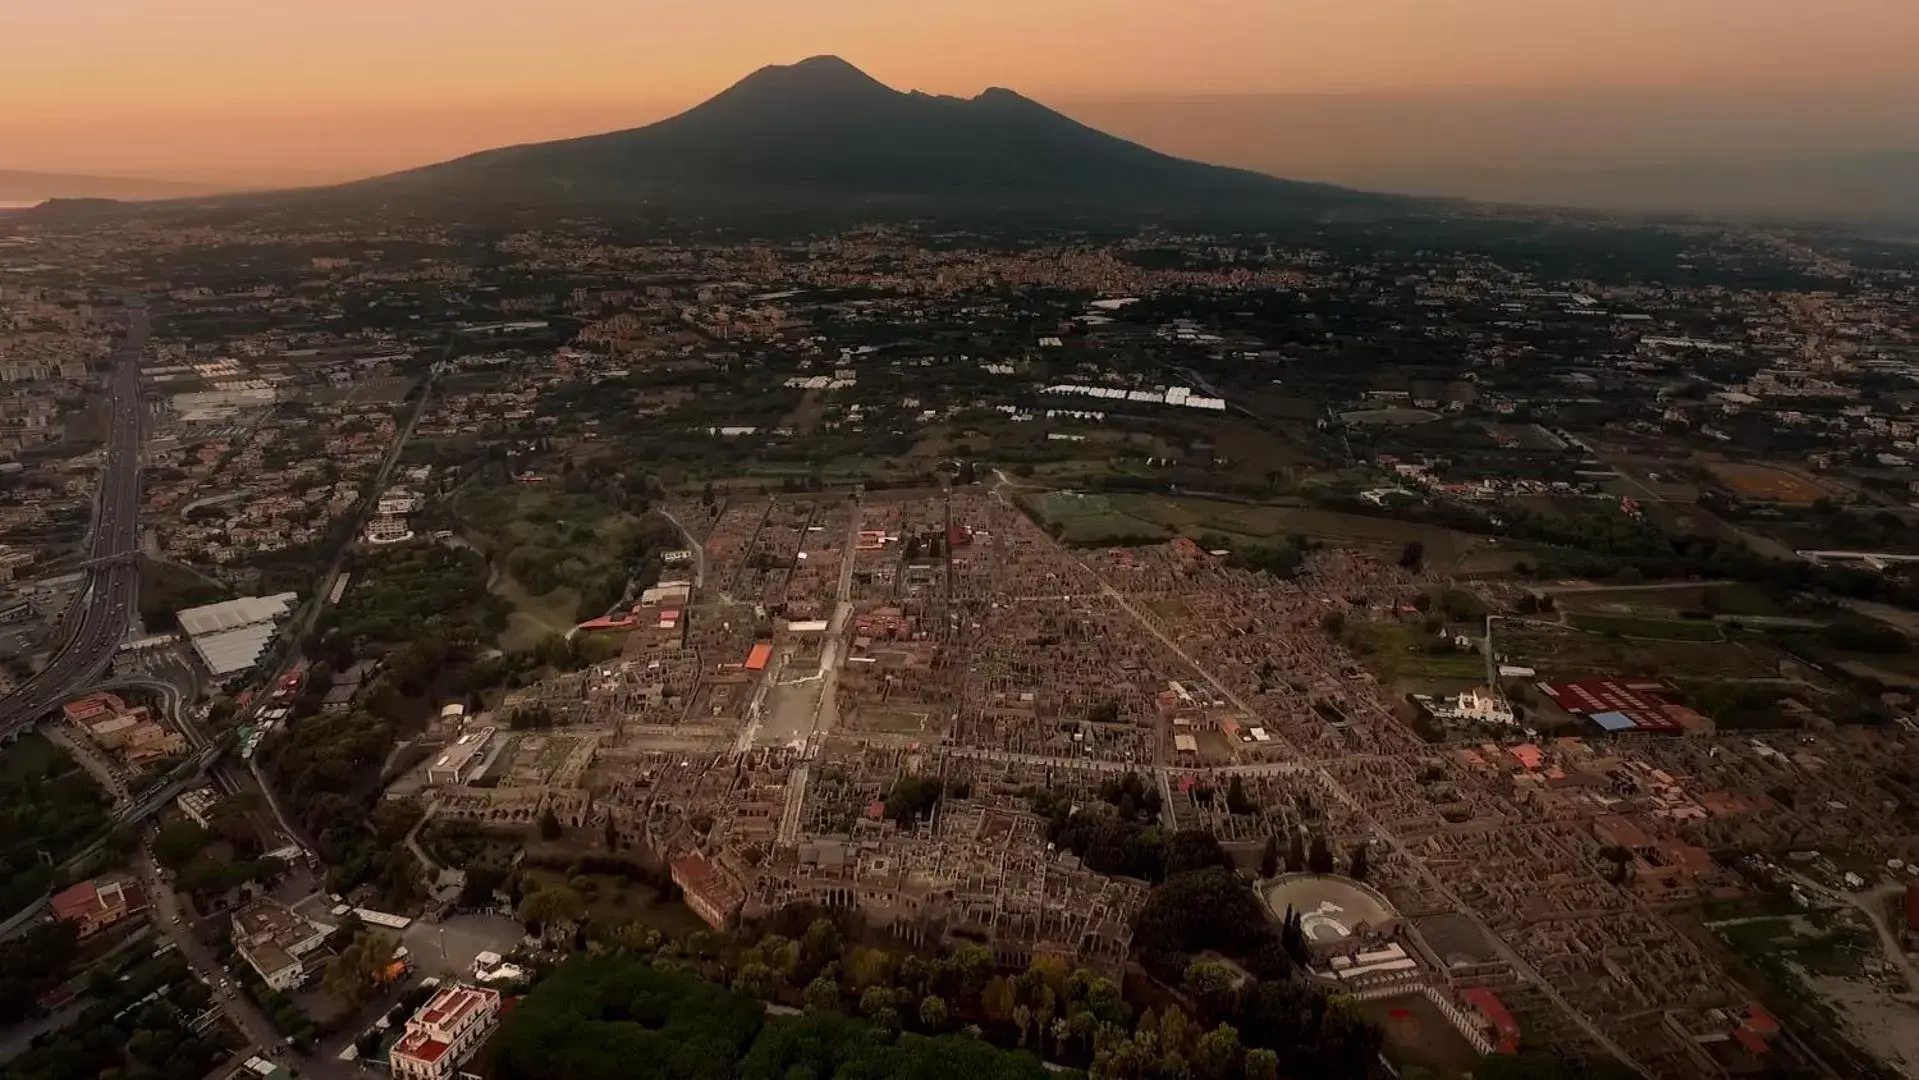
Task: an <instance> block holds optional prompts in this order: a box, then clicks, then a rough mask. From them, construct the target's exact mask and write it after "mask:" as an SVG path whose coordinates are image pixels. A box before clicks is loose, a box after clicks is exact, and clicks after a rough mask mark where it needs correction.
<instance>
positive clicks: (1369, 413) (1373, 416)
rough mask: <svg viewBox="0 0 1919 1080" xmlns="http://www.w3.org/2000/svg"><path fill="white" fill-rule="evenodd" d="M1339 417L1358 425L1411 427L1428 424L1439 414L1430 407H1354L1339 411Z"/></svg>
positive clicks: (1437, 417)
mask: <svg viewBox="0 0 1919 1080" xmlns="http://www.w3.org/2000/svg"><path fill="white" fill-rule="evenodd" d="M1339 418H1340V419H1341V420H1343V421H1345V422H1346V423H1348V424H1354V425H1357V426H1359V427H1412V426H1413V425H1415V424H1430V423H1432V422H1433V421H1434V420H1437V419H1439V414H1438V413H1436V412H1433V411H1432V410H1431V409H1355V410H1353V411H1352V412H1345V413H1340V414H1339Z"/></svg>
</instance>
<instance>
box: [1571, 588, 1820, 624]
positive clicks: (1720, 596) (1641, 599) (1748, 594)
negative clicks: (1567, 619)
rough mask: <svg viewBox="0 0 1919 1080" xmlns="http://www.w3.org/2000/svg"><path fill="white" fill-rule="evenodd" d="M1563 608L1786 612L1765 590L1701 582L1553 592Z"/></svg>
mask: <svg viewBox="0 0 1919 1080" xmlns="http://www.w3.org/2000/svg"><path fill="white" fill-rule="evenodd" d="M1553 605H1554V606H1555V607H1556V608H1558V609H1559V610H1560V611H1566V612H1591V613H1596V614H1605V615H1645V616H1652V617H1656V618H1657V617H1673V616H1677V615H1678V614H1679V613H1680V612H1704V613H1706V614H1710V615H1748V616H1772V615H1782V614H1784V611H1783V610H1782V609H1781V608H1780V606H1779V605H1778V604H1776V603H1774V602H1773V601H1772V598H1771V597H1768V596H1767V595H1766V594H1765V592H1764V591H1763V590H1761V589H1759V588H1757V587H1755V586H1753V585H1748V584H1745V583H1743V582H1723V583H1714V582H1701V583H1699V584H1687V585H1665V586H1652V587H1647V588H1642V589H1610V588H1609V589H1594V590H1588V591H1570V590H1569V591H1566V592H1559V593H1555V594H1554V595H1553Z"/></svg>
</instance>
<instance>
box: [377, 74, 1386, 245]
mask: <svg viewBox="0 0 1919 1080" xmlns="http://www.w3.org/2000/svg"><path fill="white" fill-rule="evenodd" d="M349 190H358V191H362V192H376V191H377V192H384V193H388V194H399V195H404V194H422V195H424V194H437V195H448V196H456V197H487V198H493V199H499V198H513V199H525V200H566V201H588V202H601V201H609V200H615V201H626V202H646V203H656V204H692V205H700V204H721V203H729V202H753V203H765V202H767V201H769V200H770V201H775V202H790V203H819V202H827V201H830V202H849V201H850V202H862V201H864V202H872V201H905V202H919V201H926V202H932V203H939V204H943V205H951V204H953V203H956V202H957V203H971V204H979V205H1001V206H1018V205H1036V206H1037V205H1082V206H1088V207H1094V206H1132V207H1159V208H1184V209H1193V210H1202V211H1203V210H1207V209H1226V208H1230V207H1243V206H1248V205H1259V206H1267V207H1270V208H1273V209H1282V208H1284V209H1302V210H1321V209H1328V208H1337V207H1343V206H1349V205H1350V206H1357V205H1362V204H1367V203H1371V202H1381V203H1385V202H1391V201H1392V200H1389V199H1387V198H1386V197H1383V196H1370V195H1362V194H1360V193H1358V192H1353V191H1350V190H1347V189H1342V188H1337V187H1333V186H1331V185H1324V184H1305V183H1295V182H1289V181H1284V180H1278V179H1275V178H1273V177H1269V176H1264V175H1261V174H1258V173H1253V172H1248V171H1244V170H1240V169H1229V168H1224V167H1221V166H1216V165H1206V164H1202V163H1200V162H1195V161H1187V160H1184V159H1181V158H1175V157H1171V156H1169V155H1166V154H1161V153H1159V152H1157V151H1154V150H1150V149H1148V148H1146V147H1144V146H1140V145H1138V144H1137V143H1131V142H1127V141H1125V140H1123V139H1119V138H1115V137H1113V136H1111V135H1107V134H1105V133H1103V132H1100V131H1096V130H1094V129H1093V128H1090V127H1087V126H1085V125H1083V124H1080V123H1079V122H1077V121H1075V120H1072V119H1069V118H1068V117H1065V116H1062V115H1061V114H1059V113H1057V112H1054V111H1053V110H1051V109H1048V108H1046V107H1045V106H1043V105H1040V104H1039V103H1037V102H1034V101H1032V100H1030V99H1027V98H1025V97H1022V96H1020V95H1019V94H1016V93H1014V92H1012V91H1010V90H1001V89H993V90H988V91H986V92H984V93H982V94H980V95H978V96H977V97H973V98H964V99H963V98H953V97H939V96H932V95H927V94H921V93H901V92H899V91H896V90H893V89H891V88H889V87H887V86H885V85H883V84H881V83H879V82H877V81H875V80H874V79H872V78H870V77H869V76H867V75H866V74H864V73H863V72H861V71H859V70H858V69H857V68H855V67H853V66H852V65H850V64H848V63H846V62H845V61H843V60H840V59H837V58H835V57H815V58H813V59H811V60H806V61H803V62H801V63H798V64H793V65H790V66H784V67H768V68H762V69H761V70H759V71H757V72H755V73H753V74H752V75H750V76H748V77H747V78H745V79H743V80H741V81H740V82H739V83H737V84H735V85H734V86H733V87H731V88H730V89H728V90H726V91H724V92H723V93H721V94H719V95H718V96H716V97H714V98H712V99H710V100H708V101H706V102H705V103H703V104H701V105H698V106H696V107H694V108H693V109H690V110H688V111H686V112H684V113H681V114H679V115H678V116H674V117H672V118H670V119H667V120H663V121H661V122H659V123H657V124H653V125H650V126H648V127H643V128H635V129H632V130H627V131H616V132H611V133H609V134H604V135H593V136H588V137H585V138H578V139H568V140H564V141H560V142H550V143H537V144H531V145H526V146H515V147H508V148H505V149H501V150H490V151H486V152H483V153H479V154H474V155H471V156H468V157H464V158H459V159H456V160H453V161H449V162H445V163H442V164H439V165H432V166H428V167H426V168H423V169H416V170H412V171H409V172H405V173H398V174H395V175H392V176H387V177H381V178H378V179H375V180H371V181H364V182H362V183H360V184H356V185H349Z"/></svg>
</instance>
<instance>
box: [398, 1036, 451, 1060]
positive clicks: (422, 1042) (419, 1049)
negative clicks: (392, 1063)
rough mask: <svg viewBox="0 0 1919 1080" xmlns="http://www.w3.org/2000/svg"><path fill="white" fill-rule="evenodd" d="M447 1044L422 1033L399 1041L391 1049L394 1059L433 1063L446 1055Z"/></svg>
mask: <svg viewBox="0 0 1919 1080" xmlns="http://www.w3.org/2000/svg"><path fill="white" fill-rule="evenodd" d="M446 1050H447V1044H446V1043H443V1042H441V1041H440V1040H438V1039H434V1038H429V1037H427V1036H426V1035H425V1034H424V1033H422V1032H415V1033H414V1034H412V1035H408V1036H407V1037H406V1038H404V1039H401V1040H400V1045H398V1046H396V1047H394V1048H393V1054H394V1056H395V1057H409V1058H413V1059H414V1060H416V1061H426V1062H434V1061H438V1060H440V1058H442V1057H443V1056H445V1055H446Z"/></svg>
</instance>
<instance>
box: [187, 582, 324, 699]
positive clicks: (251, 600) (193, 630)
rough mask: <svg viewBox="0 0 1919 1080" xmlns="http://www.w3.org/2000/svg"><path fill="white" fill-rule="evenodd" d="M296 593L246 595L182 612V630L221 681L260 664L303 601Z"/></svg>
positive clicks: (202, 660) (194, 649) (204, 662)
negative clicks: (282, 621)
mask: <svg viewBox="0 0 1919 1080" xmlns="http://www.w3.org/2000/svg"><path fill="white" fill-rule="evenodd" d="M299 599H300V598H299V596H298V595H297V594H295V593H280V594H278V595H275V596H242V597H240V598H239V599H237V600H226V601H223V602H221V603H218V604H208V605H206V606H205V607H197V608H188V609H186V610H185V611H181V612H179V613H178V618H179V621H180V629H181V630H183V631H185V632H186V635H187V637H188V639H189V640H191V641H192V642H193V651H194V652H195V653H197V654H198V655H199V657H200V662H201V663H203V664H205V665H206V667H207V671H209V672H210V673H212V675H213V676H214V677H215V678H217V679H224V678H226V677H227V676H229V675H237V674H239V673H240V672H242V671H245V670H247V669H248V668H250V667H252V666H253V665H254V664H255V663H257V662H258V661H259V659H260V654H261V653H264V652H265V651H266V649H267V646H268V645H271V644H272V643H273V638H274V636H275V635H276V634H278V633H279V632H280V627H279V621H280V620H281V619H284V618H286V616H287V614H288V613H289V612H291V611H292V610H293V605H294V603H295V602H297V601H298V600H299Z"/></svg>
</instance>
